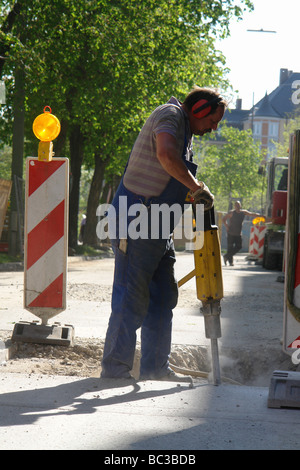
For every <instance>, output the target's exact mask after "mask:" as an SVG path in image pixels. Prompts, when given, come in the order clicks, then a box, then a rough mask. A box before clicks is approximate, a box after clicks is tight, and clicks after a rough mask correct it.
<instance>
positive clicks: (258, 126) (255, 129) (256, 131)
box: [253, 122, 262, 137]
mask: <svg viewBox="0 0 300 470" xmlns="http://www.w3.org/2000/svg"><path fill="white" fill-rule="evenodd" d="M261 129H262V127H261V122H254V123H253V135H254V136H256V137H258V136H261Z"/></svg>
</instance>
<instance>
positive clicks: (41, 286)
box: [24, 157, 69, 323]
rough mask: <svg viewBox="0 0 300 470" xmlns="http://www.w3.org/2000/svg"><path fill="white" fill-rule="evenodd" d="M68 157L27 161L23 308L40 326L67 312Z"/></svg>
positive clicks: (30, 159) (32, 158)
mask: <svg viewBox="0 0 300 470" xmlns="http://www.w3.org/2000/svg"><path fill="white" fill-rule="evenodd" d="M68 181H69V162H68V159H67V158H54V159H53V160H51V161H49V162H44V161H38V159H37V158H35V157H28V158H27V159H26V189H25V227H24V238H25V246H24V248H25V250H24V308H25V309H26V310H29V311H30V312H31V313H33V314H34V315H36V316H38V317H39V318H41V319H42V322H43V323H47V320H48V319H49V318H51V317H53V316H55V315H57V314H58V313H60V312H61V311H63V310H65V309H66V276H67V253H68V251H67V245H68Z"/></svg>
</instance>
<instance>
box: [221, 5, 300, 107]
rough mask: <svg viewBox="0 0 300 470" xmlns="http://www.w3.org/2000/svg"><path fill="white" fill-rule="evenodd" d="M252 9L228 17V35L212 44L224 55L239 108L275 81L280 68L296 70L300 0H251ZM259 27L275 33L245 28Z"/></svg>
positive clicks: (268, 89)
mask: <svg viewBox="0 0 300 470" xmlns="http://www.w3.org/2000/svg"><path fill="white" fill-rule="evenodd" d="M252 1H253V4H254V11H252V12H250V13H248V12H247V13H244V15H243V20H241V21H239V22H237V21H236V20H232V22H231V24H230V32H231V36H230V37H229V38H227V39H223V40H221V41H218V42H217V44H216V48H217V49H218V50H220V51H222V53H223V54H224V56H225V57H226V66H227V67H228V68H229V69H230V73H229V75H228V78H229V80H230V83H231V85H232V86H233V89H234V90H238V93H235V94H234V98H233V101H232V103H231V104H230V108H234V107H235V101H236V98H241V99H242V108H243V109H250V108H251V107H252V104H253V102H254V103H257V102H258V101H259V100H260V99H261V98H263V97H264V95H265V94H266V92H267V93H271V91H273V90H274V89H275V88H276V87H277V86H278V85H279V73H280V69H281V68H287V69H289V70H292V71H293V72H300V27H299V26H300V0H252ZM247 29H256V30H257V29H259V30H260V29H263V30H270V31H276V33H266V32H249V31H247Z"/></svg>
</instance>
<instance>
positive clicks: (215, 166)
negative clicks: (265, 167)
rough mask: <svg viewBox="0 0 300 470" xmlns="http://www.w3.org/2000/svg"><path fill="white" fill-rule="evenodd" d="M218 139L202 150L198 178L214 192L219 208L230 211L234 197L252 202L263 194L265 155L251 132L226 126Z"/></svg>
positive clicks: (222, 128)
mask: <svg viewBox="0 0 300 470" xmlns="http://www.w3.org/2000/svg"><path fill="white" fill-rule="evenodd" d="M216 139H217V140H216V141H214V140H213V139H209V140H207V141H206V143H204V145H203V147H202V149H201V157H200V165H199V174H198V176H199V179H201V180H203V181H205V183H206V184H207V185H208V186H209V188H210V189H211V191H212V192H213V193H214V195H215V200H216V207H217V208H218V209H219V210H227V208H228V199H229V197H230V196H231V197H238V198H243V200H245V199H246V200H247V201H249V200H250V199H251V198H253V197H254V196H255V195H260V194H261V190H262V188H261V185H262V178H261V177H260V175H259V174H258V169H259V165H260V161H261V153H260V147H259V143H258V142H255V141H254V140H253V137H252V132H251V130H250V129H248V130H243V131H241V130H239V129H236V128H233V127H229V126H227V125H226V124H222V126H221V127H220V132H219V135H218V136H217V138H216ZM258 199H259V198H258ZM256 203H257V202H256Z"/></svg>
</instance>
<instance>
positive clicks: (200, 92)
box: [183, 87, 228, 114]
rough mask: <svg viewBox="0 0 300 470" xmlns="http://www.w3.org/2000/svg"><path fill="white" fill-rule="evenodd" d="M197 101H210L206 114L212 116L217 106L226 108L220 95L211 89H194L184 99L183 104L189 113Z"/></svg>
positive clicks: (225, 102)
mask: <svg viewBox="0 0 300 470" xmlns="http://www.w3.org/2000/svg"><path fill="white" fill-rule="evenodd" d="M199 100H207V101H212V104H211V111H210V112H209V113H208V114H212V113H214V112H215V111H216V109H217V107H218V106H223V107H224V108H226V107H227V106H228V103H227V101H226V100H225V99H224V98H223V97H222V96H221V95H220V93H219V92H218V91H216V90H214V89H212V88H201V87H195V88H193V89H192V91H190V93H189V94H188V95H187V96H186V97H185V100H184V102H183V104H184V105H185V106H186V107H187V109H188V110H189V111H191V109H192V107H193V106H194V104H195V103H197V101H199Z"/></svg>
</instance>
